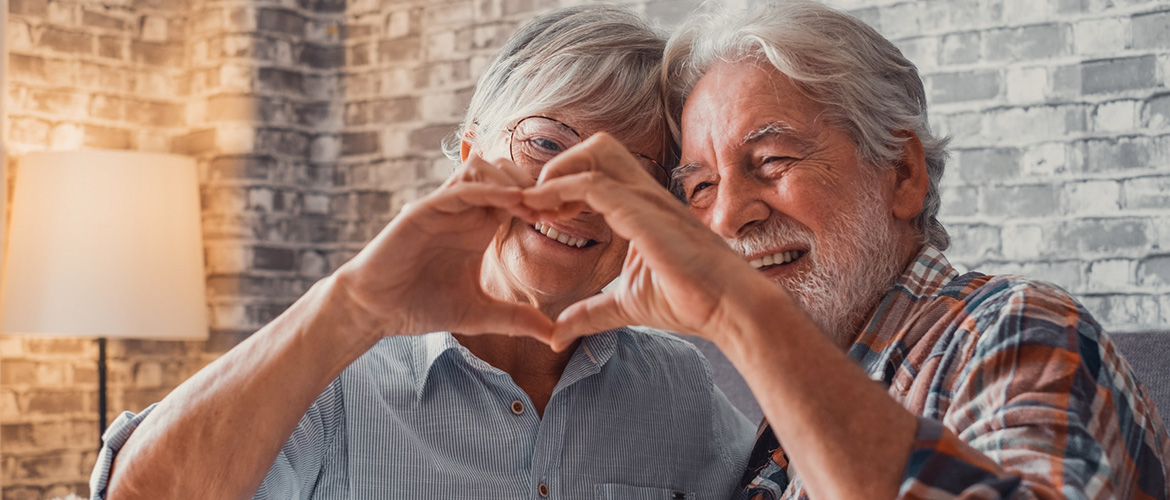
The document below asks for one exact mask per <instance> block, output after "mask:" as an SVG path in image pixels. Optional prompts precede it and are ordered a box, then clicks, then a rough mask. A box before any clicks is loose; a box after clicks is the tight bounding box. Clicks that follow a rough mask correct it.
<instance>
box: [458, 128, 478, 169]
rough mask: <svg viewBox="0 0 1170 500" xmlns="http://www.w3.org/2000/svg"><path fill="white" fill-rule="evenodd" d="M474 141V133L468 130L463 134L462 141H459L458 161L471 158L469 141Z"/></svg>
mask: <svg viewBox="0 0 1170 500" xmlns="http://www.w3.org/2000/svg"><path fill="white" fill-rule="evenodd" d="M473 140H475V131H474V130H472V129H471V128H468V129H467V130H466V131H464V132H463V139H462V140H460V141H459V160H460V161H467V157H468V156H471V149H472V147H473V145H472V144H471V141H473Z"/></svg>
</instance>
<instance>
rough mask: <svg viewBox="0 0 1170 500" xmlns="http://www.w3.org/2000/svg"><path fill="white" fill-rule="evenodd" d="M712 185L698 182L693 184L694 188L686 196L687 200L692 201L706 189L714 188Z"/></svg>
mask: <svg viewBox="0 0 1170 500" xmlns="http://www.w3.org/2000/svg"><path fill="white" fill-rule="evenodd" d="M714 185H715V184H712V183H710V182H700V183H698V184H695V185H694V187H692V188H691V191H690V193H689V194H688V195H687V200H688V201H691V200H694V199H695V197H696V196H699V195H700V194H702V192H703V191H705V190H706V189H707V188H709V187H711V186H714Z"/></svg>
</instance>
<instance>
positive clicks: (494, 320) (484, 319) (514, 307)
mask: <svg viewBox="0 0 1170 500" xmlns="http://www.w3.org/2000/svg"><path fill="white" fill-rule="evenodd" d="M466 330H470V331H472V332H475V333H503V334H507V335H515V336H524V337H532V338H535V339H536V340H539V341H541V342H544V343H546V344H547V343H550V337H551V336H552V332H553V322H552V320H551V319H549V318H548V316H545V315H544V313H542V312H540V310H538V309H537V308H535V307H532V306H531V305H529V304H519V303H515V302H507V301H502V300H495V299H490V303H488V305H487V307H485V308H483V309H482V310H481V311H480V312H479V314H478V316H477V317H476V318H475V325H474V326H472V327H468V328H466Z"/></svg>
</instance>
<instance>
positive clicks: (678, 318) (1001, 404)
mask: <svg viewBox="0 0 1170 500" xmlns="http://www.w3.org/2000/svg"><path fill="white" fill-rule="evenodd" d="M667 62H668V64H669V66H668V71H669V74H668V78H667V80H668V81H669V82H670V84H671V85H673V86H674V90H675V91H674V94H673V103H672V104H674V105H675V108H676V112H680V113H681V122H680V123H681V139H682V149H681V165H680V166H679V167H678V168H677V169H676V170H675V172H674V181H675V182H674V187H675V191H676V195H677V196H680V197H681V198H682V200H683V201H684V202H685V205H686V207H685V208H684V207H682V206H679V205H678V204H677V202H674V200H672V199H671V198H670V196H669V195H668V194H667V193H665V192H662V190H657V191H656V190H655V189H654V188H655V186H654V185H653V184H652V183H650V182H648V180H647V179H644V178H641V177H639V176H635V175H632V173H635V172H633V171H632V170H631V169H623V168H618V167H617V166H619V165H625V164H628V163H629V162H630V161H631V160H630V158H629V155H628V154H626V153H624V152H623V151H621V149H620V147H618V146H617V145H616V143H614V141H612V139H610V138H608V137H605V136H595V137H593V138H592V139H590V140H589V141H587V143H586V144H585V145H584V146H583V147H580V148H577V149H574V150H570V151H569V152H567V153H565V154H563V155H562V156H561V157H559V158H558V159H557V160H554V162H552V163H550V164H549V165H548V166H547V167H546V169H545V171H544V172H543V173H542V177H541V179H540V181H539V183H538V185H537V187H535V188H533V189H531V190H529V191H528V193H527V194H526V198H525V203H526V204H527V205H529V206H530V207H532V208H533V209H535V210H538V211H541V212H542V213H546V212H547V213H559V214H561V215H566V214H571V213H574V211H575V210H577V209H580V208H581V207H584V206H588V207H590V208H591V209H592V210H594V211H597V212H600V213H602V214H603V215H604V216H605V217H606V220H607V222H608V223H609V224H610V225H611V227H613V228H614V230H615V231H616V232H618V233H619V234H621V235H623V236H625V237H628V238H630V239H631V246H630V252H629V254H628V257H627V260H626V262H625V268H624V270H623V277H624V281H623V282H622V284H621V285H620V286H619V287H617V288H616V289H615V290H614V291H611V292H609V293H606V294H602V295H598V296H595V297H592V298H590V299H588V300H587V301H585V302H582V303H578V304H576V305H574V306H573V307H572V308H570V309H567V310H566V311H564V313H562V314H561V316H560V317H559V318H558V320H557V326H556V332H555V335H554V338H553V339H552V342H553V343H554V344H555V345H564V344H566V343H567V342H568V341H569V340H571V339H573V338H575V337H577V336H579V335H583V334H587V333H589V332H594V331H601V330H604V329H606V328H609V327H611V326H615V325H622V324H645V325H650V326H654V327H658V328H663V329H668V330H674V331H679V332H685V333H692V334H696V335H700V336H703V337H706V338H708V339H710V340H712V341H713V342H715V343H716V344H717V345H718V346H719V347H720V348H721V349H722V350H723V352H724V353H726V354H727V356H728V358H729V359H730V360H731V361H732V362H733V363H734V364H735V365H736V366H737V368H738V369H739V370H740V372H741V373H742V374H743V375H744V378H745V380H746V381H747V383H748V385H749V386H750V387H751V388H752V390H753V392H754V393H755V394H756V396H757V398H758V399H759V401H760V404H761V407H762V408H763V410H764V414H765V416H766V417H767V422H768V424H769V425H768V426H767V427H765V428H764V429H763V432H762V433H761V436H760V438H759V439H758V441H757V444H756V450H755V453H754V455H755V460H754V461H755V464H754V466H753V467H752V468H751V469H749V471H748V473H747V474H746V475H745V478H744V482H745V487H746V488H747V493H748V494H749V495H750V496H752V497H753V498H765V499H772V498H822V499H847V498H857V499H880V498H931V499H941V498H984V499H986V498H1161V499H1165V498H1167V497H1168V496H1170V489H1168V486H1167V469H1166V459H1167V457H1168V456H1170V439H1168V437H1167V434H1166V430H1165V428H1164V426H1163V423H1162V421H1161V418H1160V417H1159V416H1158V415H1157V413H1156V412H1155V410H1154V407H1153V405H1152V403H1151V402H1150V399H1149V398H1148V397H1147V396H1146V394H1145V393H1144V391H1143V390H1142V388H1141V386H1140V385H1139V384H1138V382H1137V380H1136V379H1135V378H1134V375H1133V373H1132V371H1131V369H1130V368H1129V366H1128V364H1127V363H1126V362H1125V360H1124V359H1122V357H1121V355H1120V354H1119V353H1118V351H1117V349H1116V348H1115V346H1114V344H1113V343H1112V342H1111V341H1110V339H1109V337H1108V336H1107V335H1106V334H1105V332H1104V331H1103V330H1102V329H1101V327H1100V326H1099V325H1098V324H1097V323H1096V322H1095V321H1094V320H1093V318H1092V317H1091V316H1090V314H1089V313H1088V312H1087V311H1086V310H1085V309H1084V307H1083V306H1081V305H1080V304H1079V303H1077V302H1076V301H1075V300H1074V299H1073V298H1072V297H1070V296H1069V295H1068V294H1067V293H1066V292H1064V291H1063V290H1060V289H1058V288H1056V287H1054V286H1051V285H1048V284H1044V283H1040V282H1037V281H1033V280H1029V279H1026V278H1021V277H1012V276H1001V277H993V276H985V275H982V274H979V273H968V274H963V275H960V274H959V273H958V272H956V271H955V270H954V268H952V267H951V265H950V264H948V263H947V260H946V258H945V257H944V256H943V253H942V250H943V249H945V248H946V247H947V244H948V237H947V234H946V232H945V230H944V229H943V227H942V225H941V224H940V223H939V222H938V221H937V220H936V214H937V213H938V209H939V205H940V204H939V194H938V183H939V179H940V178H941V177H942V173H943V167H944V160H945V156H946V155H945V152H944V146H945V141H944V140H941V139H938V138H936V137H934V136H933V135H932V134H931V132H930V130H929V127H928V124H927V117H926V109H925V93H924V91H923V86H922V82H921V80H920V79H919V77H918V75H917V72H916V70H915V68H914V66H913V64H911V63H910V62H909V61H907V60H906V59H905V58H904V57H903V56H902V55H901V53H900V52H899V51H898V50H897V48H895V47H894V45H893V44H891V43H890V42H889V41H887V40H885V39H884V38H882V37H881V36H880V35H879V34H877V33H876V32H875V31H874V30H872V29H871V28H869V27H868V26H866V25H864V24H863V23H861V22H859V21H857V20H855V19H853V18H851V17H849V16H847V15H844V14H841V13H838V12H836V11H833V10H831V9H828V8H826V7H824V6H821V5H819V4H815V3H810V2H804V1H785V2H783V3H779V2H778V3H775V4H772V5H768V6H765V7H763V8H761V9H759V10H758V11H756V12H753V13H749V14H746V15H742V16H723V17H719V16H714V17H709V18H703V19H697V20H694V21H692V22H691V23H689V24H687V25H685V26H684V27H683V28H682V29H681V30H680V32H679V33H677V34H676V35H675V37H674V39H673V40H672V41H671V44H670V45H669V46H668V49H667ZM684 103H685V104H684ZM680 110H681V111H680ZM688 210H689V212H690V215H693V216H694V217H692V216H690V215H688V214H687V213H686V212H687V211H688ZM696 217H697V219H698V220H696ZM704 224H705V225H706V226H707V227H709V228H710V230H713V231H714V233H715V234H712V233H711V231H708V230H707V228H704V227H703V225H704ZM729 246H730V248H731V251H729V250H728V247H729ZM745 261H746V262H745ZM749 264H750V265H749ZM777 284H779V285H781V286H776V285H777ZM875 381H877V382H878V383H874V382H875Z"/></svg>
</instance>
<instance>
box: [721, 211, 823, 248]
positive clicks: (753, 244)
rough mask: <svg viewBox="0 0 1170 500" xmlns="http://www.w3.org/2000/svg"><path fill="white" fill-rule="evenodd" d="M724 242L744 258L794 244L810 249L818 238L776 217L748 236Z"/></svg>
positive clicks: (808, 231)
mask: <svg viewBox="0 0 1170 500" xmlns="http://www.w3.org/2000/svg"><path fill="white" fill-rule="evenodd" d="M724 241H726V242H727V245H728V246H730V247H731V249H732V250H734V251H735V252H736V253H738V254H739V255H740V256H741V257H744V258H747V257H748V256H749V255H755V254H758V253H760V252H766V251H771V250H773V249H775V248H776V247H778V246H784V245H790V244H793V243H798V244H803V245H806V246H808V247H809V248H810V249H811V248H813V247H814V246H815V244H816V238H815V237H814V236H813V233H812V231H811V230H809V229H808V228H806V227H804V226H802V225H800V224H799V223H797V222H794V221H792V220H789V219H787V218H785V217H780V216H776V215H772V216H771V217H768V218H767V219H766V220H764V221H763V222H761V223H760V224H759V225H758V226H756V227H755V228H753V229H752V230H751V231H750V232H748V233H747V234H744V235H743V236H741V237H739V238H724Z"/></svg>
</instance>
